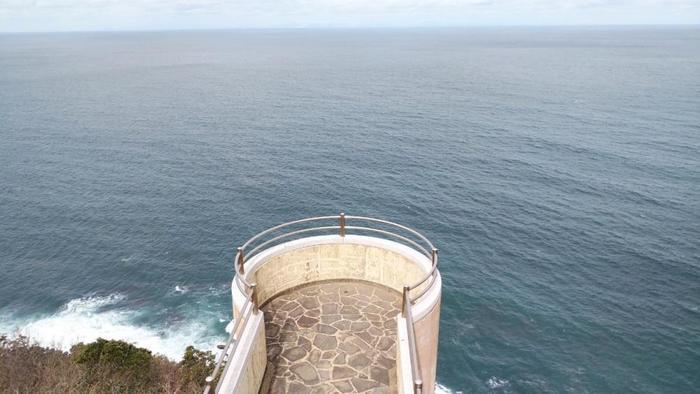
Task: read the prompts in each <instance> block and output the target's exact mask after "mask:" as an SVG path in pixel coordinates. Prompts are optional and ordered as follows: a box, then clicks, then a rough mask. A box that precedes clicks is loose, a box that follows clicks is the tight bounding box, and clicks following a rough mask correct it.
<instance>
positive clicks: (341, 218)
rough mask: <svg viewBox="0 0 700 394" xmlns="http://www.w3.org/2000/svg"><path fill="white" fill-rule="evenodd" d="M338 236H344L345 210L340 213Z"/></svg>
mask: <svg viewBox="0 0 700 394" xmlns="http://www.w3.org/2000/svg"><path fill="white" fill-rule="evenodd" d="M340 236H341V237H345V212H341V213H340Z"/></svg>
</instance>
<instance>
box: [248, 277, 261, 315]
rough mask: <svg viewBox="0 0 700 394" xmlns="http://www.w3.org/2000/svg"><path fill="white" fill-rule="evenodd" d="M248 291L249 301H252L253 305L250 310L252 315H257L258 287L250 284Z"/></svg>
mask: <svg viewBox="0 0 700 394" xmlns="http://www.w3.org/2000/svg"><path fill="white" fill-rule="evenodd" d="M250 291H251V293H250V300H251V301H252V304H253V305H252V306H251V308H253V313H257V312H258V307H259V304H258V285H257V284H255V283H253V284H251V285H250Z"/></svg>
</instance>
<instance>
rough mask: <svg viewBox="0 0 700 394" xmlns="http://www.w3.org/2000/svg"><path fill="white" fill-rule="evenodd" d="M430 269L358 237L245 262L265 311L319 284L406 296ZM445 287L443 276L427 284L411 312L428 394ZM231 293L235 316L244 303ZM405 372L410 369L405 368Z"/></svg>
mask: <svg viewBox="0 0 700 394" xmlns="http://www.w3.org/2000/svg"><path fill="white" fill-rule="evenodd" d="M430 268H431V262H430V260H429V259H428V258H427V257H425V256H424V255H422V254H421V253H419V252H417V251H415V250H414V249H412V248H409V247H408V246H405V245H403V244H400V243H397V242H392V241H387V240H384V239H380V238H374V237H366V236H358V235H347V236H345V237H340V236H320V237H308V238H303V239H300V240H295V241H291V242H287V243H284V244H281V245H277V246H275V247H272V248H270V249H267V250H265V251H263V252H261V253H260V254H258V255H255V256H253V257H252V258H251V259H249V261H248V262H246V265H245V278H246V280H247V281H248V282H250V283H256V284H257V290H258V300H259V302H260V303H261V305H262V304H264V303H265V302H267V301H269V300H271V299H273V298H274V297H275V296H276V295H277V294H279V293H282V292H284V291H286V290H289V289H291V288H294V287H297V286H300V285H304V284H307V283H311V282H316V281H320V280H334V279H335V280H343V279H356V280H365V281H370V282H374V283H378V284H381V285H384V286H387V287H389V288H392V289H394V290H396V291H398V292H401V291H402V290H403V286H404V285H412V284H414V283H415V282H417V281H418V280H420V279H422V278H423V277H424V275H425V273H427V272H428V271H429V270H430ZM441 286H442V281H441V278H440V275H439V274H438V275H437V276H436V278H435V280H434V281H428V282H426V283H425V284H424V285H423V287H429V289H428V291H427V292H426V294H425V295H424V296H423V297H421V299H420V300H417V302H416V303H415V304H414V306H413V309H412V311H413V317H414V320H415V322H416V323H415V331H416V343H417V345H418V357H419V358H420V362H421V367H422V371H423V382H424V392H425V393H432V392H433V386H434V384H435V372H436V371H435V369H436V362H437V344H438V328H439V321H440V299H441ZM423 287H420V288H418V289H416V290H413V291H412V294H417V293H419V292H420V291H421V289H422V288H423ZM232 289H233V304H234V310H235V309H237V307H236V306H240V305H243V302H244V300H245V298H244V296H243V294H242V293H241V292H240V290H239V288H238V286H237V285H236V283H235V282H234V285H233V287H232ZM404 331H405V330H404ZM401 367H402V368H410V366H409V365H403V363H401ZM397 371H398V368H397ZM398 373H399V374H401V371H399V372H398ZM399 378H400V377H399Z"/></svg>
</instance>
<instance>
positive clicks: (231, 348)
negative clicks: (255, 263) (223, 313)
mask: <svg viewBox="0 0 700 394" xmlns="http://www.w3.org/2000/svg"><path fill="white" fill-rule="evenodd" d="M256 302H257V290H256V286H255V285H252V286H251V292H250V294H248V295H247V296H246V300H245V302H244V303H243V307H242V308H241V314H240V316H239V318H238V319H237V320H236V322H235V323H234V325H233V328H232V329H231V334H230V335H229V337H228V340H227V341H226V344H225V345H224V347H223V349H222V350H221V354H220V355H219V357H218V359H217V360H216V364H215V365H214V371H212V373H211V375H209V376H207V377H206V379H205V382H206V386H205V387H204V394H209V391H211V385H212V383H213V382H214V381H215V380H217V379H218V382H217V384H216V389H215V391H214V392H216V393H218V392H219V389H220V388H221V384H222V380H221V379H220V377H219V372H220V371H221V366H222V365H223V363H224V361H228V360H229V358H230V357H232V356H233V354H234V353H235V352H236V348H237V347H238V341H237V340H236V335H237V334H239V330H241V328H242V327H244V326H245V324H246V323H247V322H248V319H249V318H250V316H251V315H252V314H253V313H257V311H258V309H257V304H256ZM228 366H229V364H228V363H226V368H225V369H224V372H223V373H222V374H221V376H225V375H226V370H227V369H228Z"/></svg>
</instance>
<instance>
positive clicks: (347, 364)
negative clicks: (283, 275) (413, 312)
mask: <svg viewBox="0 0 700 394" xmlns="http://www.w3.org/2000/svg"><path fill="white" fill-rule="evenodd" d="M400 306H401V298H400V295H399V294H398V293H396V292H393V291H391V290H388V289H386V288H383V287H379V286H376V285H372V284H369V283H364V282H324V283H316V284H310V285H307V286H304V287H302V288H299V289H297V290H293V291H291V292H288V293H285V294H282V295H281V296H279V297H277V298H275V299H274V300H272V301H271V302H270V303H268V304H267V305H266V306H265V307H264V308H263V311H264V312H265V331H266V336H267V351H268V367H267V371H266V378H265V383H264V385H263V391H266V392H268V393H274V394H277V393H334V392H335V393H337V392H341V393H350V392H370V393H395V392H396V320H395V319H394V317H395V316H396V315H397V314H398V313H399V310H400Z"/></svg>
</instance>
